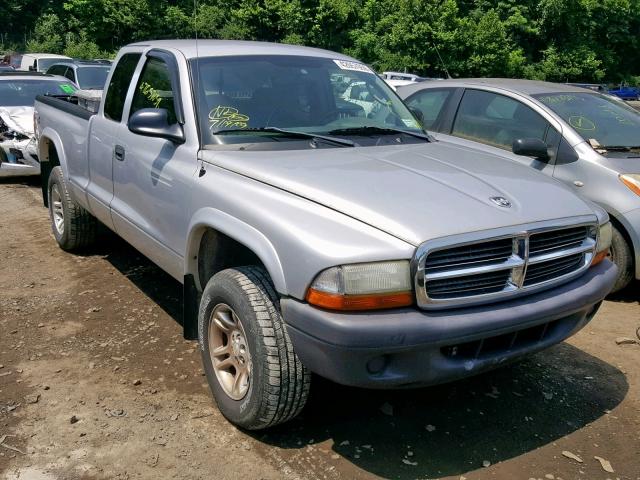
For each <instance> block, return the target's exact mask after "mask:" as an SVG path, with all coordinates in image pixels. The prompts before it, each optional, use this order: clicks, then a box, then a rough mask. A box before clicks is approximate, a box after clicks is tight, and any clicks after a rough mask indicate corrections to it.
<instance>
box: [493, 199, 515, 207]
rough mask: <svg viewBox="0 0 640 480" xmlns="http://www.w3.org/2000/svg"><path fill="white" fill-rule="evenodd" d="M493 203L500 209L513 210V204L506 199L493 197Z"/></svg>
mask: <svg viewBox="0 0 640 480" xmlns="http://www.w3.org/2000/svg"><path fill="white" fill-rule="evenodd" d="M491 201H492V202H493V203H495V204H496V205H498V206H499V207H504V208H511V202H510V201H509V200H507V199H506V198H504V197H491Z"/></svg>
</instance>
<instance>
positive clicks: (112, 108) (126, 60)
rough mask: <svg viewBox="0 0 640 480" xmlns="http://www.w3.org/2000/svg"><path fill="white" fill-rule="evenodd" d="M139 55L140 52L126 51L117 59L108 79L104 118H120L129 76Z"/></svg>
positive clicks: (131, 75)
mask: <svg viewBox="0 0 640 480" xmlns="http://www.w3.org/2000/svg"><path fill="white" fill-rule="evenodd" d="M140 56H141V54H140V53H126V54H124V55H123V56H122V58H120V60H119V61H118V64H117V65H116V67H115V70H114V71H113V75H112V76H111V80H110V81H109V86H108V88H107V95H106V97H105V101H104V116H105V117H106V118H108V119H110V120H114V121H116V122H119V121H120V120H122V111H123V110H124V101H125V99H126V98H127V91H128V90H129V85H130V84H131V78H132V77H133V72H134V71H135V69H136V65H137V64H138V60H140Z"/></svg>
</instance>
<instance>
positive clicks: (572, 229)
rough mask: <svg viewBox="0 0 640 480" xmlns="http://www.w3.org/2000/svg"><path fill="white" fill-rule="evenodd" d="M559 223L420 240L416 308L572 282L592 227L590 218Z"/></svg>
mask: <svg viewBox="0 0 640 480" xmlns="http://www.w3.org/2000/svg"><path fill="white" fill-rule="evenodd" d="M574 222H575V219H574ZM560 223H561V225H560V226H547V225H533V226H530V227H529V228H527V229H525V230H523V231H522V230H521V231H514V232H509V233H507V234H504V233H502V232H500V233H501V234H500V235H496V236H494V237H491V236H487V237H485V238H482V237H481V236H479V235H478V238H476V239H474V240H472V241H466V242H462V243H456V241H455V240H456V238H455V237H452V238H450V239H438V240H436V241H433V242H426V243H425V244H423V245H421V246H420V248H419V249H418V252H417V253H416V258H415V259H414V272H415V273H414V274H415V285H416V297H417V300H418V305H419V306H420V307H421V308H426V309H429V308H446V307H455V306H461V305H471V304H478V303H485V302H490V301H499V300H501V299H502V298H505V299H506V298H509V297H511V296H513V295H517V294H521V293H525V292H533V291H536V290H539V289H542V288H546V287H549V286H552V285H556V284H558V283H561V282H564V281H568V280H570V279H571V278H574V277H575V276H577V275H579V274H580V273H581V272H583V271H584V270H586V269H587V268H588V267H589V265H590V264H591V260H592V259H593V256H594V255H595V249H596V244H597V238H596V235H597V224H596V223H595V222H594V221H593V220H591V219H590V220H589V221H583V222H581V223H578V224H576V223H573V224H572V223H571V222H570V221H569V220H567V221H566V222H564V223H565V224H564V225H562V222H560ZM503 230H504V229H503Z"/></svg>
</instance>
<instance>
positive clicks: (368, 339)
mask: <svg viewBox="0 0 640 480" xmlns="http://www.w3.org/2000/svg"><path fill="white" fill-rule="evenodd" d="M616 276H617V268H616V267H615V265H613V263H611V262H610V261H608V260H605V261H604V262H602V263H601V264H599V265H597V266H595V267H593V268H590V269H589V270H588V271H587V272H585V274H584V275H582V276H580V277H578V278H577V279H575V280H573V281H572V282H570V283H567V284H564V285H560V286H558V287H555V288H552V289H550V290H545V291H542V292H539V293H536V294H532V295H527V296H523V297H518V298H516V299H513V300H510V301H505V302H500V303H495V304H490V305H482V306H477V307H468V308H460V309H452V310H446V311H437V312H436V311H431V312H429V311H423V310H417V309H415V308H406V309H399V310H388V311H378V312H367V313H336V312H329V311H325V310H320V309H317V308H314V307H312V306H310V305H308V304H306V303H303V302H299V301H297V300H293V299H283V300H282V301H281V307H282V313H283V316H284V320H285V322H286V324H287V331H288V333H289V336H290V338H291V341H292V342H293V346H294V349H295V351H296V353H297V355H298V357H299V358H300V360H301V361H302V363H304V364H305V366H307V368H309V369H310V370H311V371H313V372H314V373H317V374H319V375H321V376H323V377H326V378H328V379H330V380H333V381H335V382H337V383H341V384H345V385H353V386H362V387H372V388H402V387H413V386H424V385H433V384H437V383H443V382H448V381H452V380H456V379H459V378H463V377H466V376H469V375H473V374H477V373H480V372H482V371H486V370H489V369H491V368H495V367H497V366H499V365H502V364H504V363H505V362H508V361H510V360H513V359H515V358H517V357H520V356H522V355H524V354H529V353H533V352H536V351H539V350H542V349H544V348H547V347H549V346H551V345H554V344H556V343H558V342H561V341H562V340H564V339H566V338H567V337H569V336H571V335H572V334H574V333H575V332H577V331H578V330H580V329H581V328H582V327H584V326H585V325H586V324H587V323H588V322H589V321H590V320H591V318H593V316H594V315H595V313H596V311H597V310H598V307H599V305H600V303H601V302H602V300H603V299H604V297H605V296H606V295H607V294H608V293H609V291H610V290H611V288H612V287H613V284H614V282H615V280H616Z"/></svg>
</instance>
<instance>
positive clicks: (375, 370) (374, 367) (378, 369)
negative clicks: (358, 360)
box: [367, 355, 389, 375]
mask: <svg viewBox="0 0 640 480" xmlns="http://www.w3.org/2000/svg"><path fill="white" fill-rule="evenodd" d="M388 363H389V357H388V356H387V355H382V356H380V357H374V358H372V359H371V360H369V361H368V362H367V372H369V373H370V374H372V375H376V374H379V373H382V371H383V370H384V369H385V368H387V364H388Z"/></svg>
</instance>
